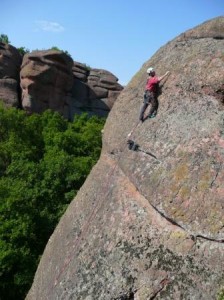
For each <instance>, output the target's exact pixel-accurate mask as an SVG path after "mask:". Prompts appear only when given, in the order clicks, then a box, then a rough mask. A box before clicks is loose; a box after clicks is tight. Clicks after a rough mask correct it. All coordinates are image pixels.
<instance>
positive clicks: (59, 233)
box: [26, 17, 224, 300]
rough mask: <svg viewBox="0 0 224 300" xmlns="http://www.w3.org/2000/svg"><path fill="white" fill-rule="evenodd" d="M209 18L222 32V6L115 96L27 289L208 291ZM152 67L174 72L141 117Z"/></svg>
mask: <svg viewBox="0 0 224 300" xmlns="http://www.w3.org/2000/svg"><path fill="white" fill-rule="evenodd" d="M214 26H217V28H220V30H221V32H224V17H220V18H216V19H213V20H210V21H208V22H206V23H204V24H201V25H200V26H198V27H196V28H195V29H191V30H190V31H187V32H186V33H185V34H182V35H180V36H179V37H177V38H176V39H174V40H172V41H171V42H169V43H167V44H166V45H165V46H163V47H162V48H160V49H159V50H158V51H157V52H156V53H155V54H154V55H153V56H152V57H151V58H150V59H149V60H148V61H147V62H145V64H144V65H143V67H142V68H141V69H140V70H139V72H138V73H137V74H136V75H135V76H134V77H133V78H132V80H131V81H130V83H129V84H128V85H127V87H126V88H125V89H124V91H122V93H121V94H120V96H119V97H118V98H117V100H116V102H115V104H114V106H113V109H112V110H111V112H110V114H109V116H108V118H107V122H106V125H105V128H104V131H103V149H102V153H101V157H100V159H99V161H98V163H97V164H96V165H95V167H94V168H93V169H92V171H91V173H90V175H89V176H88V178H87V180H86V182H85V183H84V185H83V186H82V188H81V189H80V191H79V192H78V194H77V196H76V198H75V199H74V200H73V201H72V203H71V204H70V206H69V207H68V209H67V211H66V213H65V214H64V216H63V217H62V219H61V221H60V223H59V224H58V226H57V228H56V230H55V231H54V233H53V235H52V236H51V238H50V240H49V242H48V244H47V246H46V249H45V251H44V253H43V256H42V258H41V261H40V264H39V266H38V269H37V272H36V275H35V278H34V282H33V285H32V287H31V289H30V291H29V293H28V295H27V298H26V299H27V300H34V299H35V300H38V299H49V300H51V299H52V300H53V299H74V300H75V299H77V300H78V299H88V300H100V299H103V300H112V299H114V300H115V299H117V300H118V299H120V300H121V299H136V300H137V299H141V300H149V299H157V298H158V299H175V300H176V299H177V300H181V299H203V300H210V299H216V298H217V295H218V293H219V292H220V290H221V289H222V288H223V285H224V282H223V278H224V271H223V270H224V205H223V198H224V182H223V178H224V169H223V161H224V133H223V121H224V104H223V95H224V90H223V83H224V61H223V53H222V51H220V49H224V39H223V38H222V37H221V36H220V35H219V38H217V32H216V30H214ZM204 32H206V36H204V37H203V38H201V35H202V33H203V35H204ZM150 66H153V67H154V68H155V69H156V73H157V74H158V75H163V74H164V73H165V72H166V71H167V70H169V71H170V72H171V73H170V76H169V77H168V78H167V79H166V80H165V81H164V82H163V84H162V85H161V94H160V96H159V103H160V105H159V111H158V114H157V116H156V118H154V119H147V120H146V121H145V122H144V123H139V122H138V117H139V109H140V106H141V105H142V99H143V93H144V88H145V83H146V80H147V74H146V70H147V68H148V67H150ZM128 139H131V140H133V141H134V142H135V143H136V144H138V147H137V150H138V151H133V150H131V149H130V148H129V147H128V145H127V140H128ZM102 178H103V180H102Z"/></svg>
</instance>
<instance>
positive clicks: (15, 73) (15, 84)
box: [0, 42, 22, 107]
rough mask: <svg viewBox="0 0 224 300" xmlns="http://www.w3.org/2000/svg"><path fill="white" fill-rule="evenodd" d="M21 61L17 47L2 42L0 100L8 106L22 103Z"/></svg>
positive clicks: (0, 50)
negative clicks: (20, 86) (20, 89)
mask: <svg viewBox="0 0 224 300" xmlns="http://www.w3.org/2000/svg"><path fill="white" fill-rule="evenodd" d="M21 62H22V57H21V55H20V53H19V51H18V50H17V49H16V48H15V47H13V46H11V45H8V44H5V43H1V42H0V100H1V101H3V103H4V104H5V105H6V106H8V107H18V106H19V105H20V103H19V102H20V91H19V71H20V65H21Z"/></svg>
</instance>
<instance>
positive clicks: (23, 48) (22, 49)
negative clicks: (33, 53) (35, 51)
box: [17, 47, 30, 56]
mask: <svg viewBox="0 0 224 300" xmlns="http://www.w3.org/2000/svg"><path fill="white" fill-rule="evenodd" d="M17 50H18V51H19V53H20V54H21V56H24V55H25V54H26V53H29V52H30V50H29V49H27V48H25V47H19V48H17Z"/></svg>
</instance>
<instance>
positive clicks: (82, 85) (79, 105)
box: [71, 62, 123, 117]
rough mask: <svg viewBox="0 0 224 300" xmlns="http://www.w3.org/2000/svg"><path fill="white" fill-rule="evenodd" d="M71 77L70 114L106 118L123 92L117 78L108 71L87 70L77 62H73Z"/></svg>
mask: <svg viewBox="0 0 224 300" xmlns="http://www.w3.org/2000/svg"><path fill="white" fill-rule="evenodd" d="M73 75H74V85H73V90H72V96H73V99H74V101H73V103H72V106H71V111H72V114H79V113H81V112H83V111H86V112H88V113H89V114H90V115H99V116H104V117H105V116H107V115H108V113H109V111H110V110H111V108H112V107H113V105H114V103H115V100H116V99H117V97H118V96H119V94H120V92H121V91H122V90H123V86H122V85H120V84H119V83H118V78H117V77H116V76H114V75H113V74H112V73H111V72H109V71H106V70H103V69H93V68H88V67H87V66H86V65H84V64H81V63H78V62H74V65H73Z"/></svg>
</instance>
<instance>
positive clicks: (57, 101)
mask: <svg viewBox="0 0 224 300" xmlns="http://www.w3.org/2000/svg"><path fill="white" fill-rule="evenodd" d="M122 90H123V86H122V85H120V84H119V83H118V78H117V77H116V76H114V75H113V74H112V73H111V72H109V71H106V70H103V69H95V68H90V67H87V66H86V65H84V64H82V63H79V62H75V61H73V60H72V59H71V58H70V57H69V56H68V55H67V54H65V53H64V52H63V51H58V50H42V51H33V52H31V53H27V54H25V55H24V57H23V58H22V56H21V55H20V53H19V51H18V50H17V49H16V48H15V47H13V46H11V45H7V44H4V43H0V100H1V101H3V103H4V104H5V105H6V106H7V107H12V106H13V107H20V108H22V109H24V110H26V111H27V112H29V113H33V112H36V113H41V112H43V111H44V110H46V109H52V110H53V111H57V112H59V113H60V114H61V115H63V116H64V117H65V118H67V119H73V117H74V115H75V114H80V113H83V112H87V113H88V114H89V115H98V116H103V117H106V116H107V115H108V113H109V112H110V110H111V108H112V107H113V105H114V102H115V101H116V99H117V97H118V95H119V94H120V92H121V91H122Z"/></svg>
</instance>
